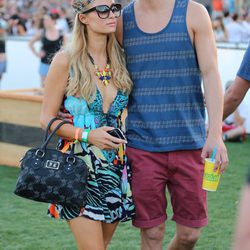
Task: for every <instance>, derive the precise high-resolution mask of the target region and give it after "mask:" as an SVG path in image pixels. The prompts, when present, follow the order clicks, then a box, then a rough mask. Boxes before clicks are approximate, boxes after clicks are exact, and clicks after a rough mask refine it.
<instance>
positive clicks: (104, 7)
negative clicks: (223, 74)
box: [41, 0, 134, 250]
mask: <svg viewBox="0 0 250 250" xmlns="http://www.w3.org/2000/svg"><path fill="white" fill-rule="evenodd" d="M72 6H73V9H74V10H75V12H76V17H75V22H74V28H73V32H72V41H71V43H69V44H68V46H67V48H66V49H63V50H62V51H60V52H58V53H57V54H56V56H55V57H54V59H53V61H52V64H51V66H50V70H49V73H48V76H47V78H46V80H45V93H44V99H43V105H42V112H41V125H42V127H43V128H45V127H46V126H47V124H48V122H49V121H50V120H51V118H52V117H55V116H56V115H57V113H58V111H59V108H60V105H61V103H62V101H63V100H64V99H65V101H64V106H65V108H66V109H67V110H68V111H69V112H70V115H72V116H73V124H72V125H70V124H66V125H64V126H62V127H61V128H60V129H59V131H58V135H59V136H60V137H62V138H66V139H68V140H69V141H74V140H77V141H78V142H76V144H75V153H76V154H77V155H78V156H79V157H82V158H83V159H84V160H85V162H86V163H87V165H88V167H89V171H90V174H89V178H88V191H87V204H86V206H85V207H83V208H80V207H79V208H72V207H62V206H59V205H51V206H50V207H49V215H50V216H52V217H55V218H58V217H60V218H63V219H66V220H67V221H68V224H69V226H70V228H71V230H72V232H73V234H74V237H75V239H76V242H77V245H78V248H79V249H81V250H83V249H86V250H89V249H98V250H104V249H107V246H108V244H109V242H110V240H111V238H112V235H113V234H114V232H115V229H116V227H117V225H118V223H119V222H120V221H127V220H131V219H132V217H133V215H134V205H133V202H132V198H131V197H130V196H128V195H127V194H128V192H129V189H128V185H129V183H128V181H129V176H130V169H129V166H128V164H127V157H126V153H125V152H126V151H125V144H126V140H124V139H119V138H116V137H114V136H111V135H110V134H109V131H110V130H112V129H114V128H121V126H122V121H121V115H122V113H123V110H124V109H125V107H126V106H127V103H128V95H129V93H130V92H131V89H132V81H131V79H130V77H129V74H128V71H127V70H126V65H125V58H124V54H123V51H122V49H121V47H120V46H119V44H118V42H117V41H116V39H115V34H114V32H115V30H116V26H117V18H118V17H119V16H120V15H121V5H119V4H115V3H113V1H111V0H73V1H72ZM64 96H65V98H64ZM57 124H58V122H55V123H54V124H53V126H52V129H53V128H54V127H55V126H56V125H57Z"/></svg>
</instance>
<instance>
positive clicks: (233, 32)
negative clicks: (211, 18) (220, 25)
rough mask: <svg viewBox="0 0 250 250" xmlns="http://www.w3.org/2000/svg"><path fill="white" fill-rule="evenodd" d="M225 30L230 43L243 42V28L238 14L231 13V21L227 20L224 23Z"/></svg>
mask: <svg viewBox="0 0 250 250" xmlns="http://www.w3.org/2000/svg"><path fill="white" fill-rule="evenodd" d="M226 30H227V33H228V42H231V43H240V42H243V38H244V34H245V29H244V27H243V26H242V24H241V22H240V19H239V15H238V14H237V13H234V14H233V15H232V22H229V23H228V24H227V25H226Z"/></svg>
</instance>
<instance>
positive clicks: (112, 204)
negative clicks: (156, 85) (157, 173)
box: [48, 89, 135, 223]
mask: <svg viewBox="0 0 250 250" xmlns="http://www.w3.org/2000/svg"><path fill="white" fill-rule="evenodd" d="M127 103H128V96H127V95H125V94H124V93H123V92H121V91H119V90H118V92H117V96H116V97H115V99H114V101H113V103H112V104H111V106H110V108H109V110H108V112H107V113H104V112H103V99H102V96H101V93H100V91H99V90H98V89H97V91H96V97H95V99H94V101H93V102H92V103H90V104H87V102H86V101H85V100H84V99H80V98H76V97H73V96H68V97H67V98H66V100H65V103H64V105H65V108H66V109H67V110H68V111H69V112H70V113H71V114H72V115H73V117H74V118H73V122H74V126H76V127H80V128H89V129H95V128H98V127H102V126H111V127H115V128H117V127H118V128H121V125H122V123H121V114H122V111H123V110H124V108H125V107H126V106H127ZM75 153H76V154H77V155H78V156H80V157H82V158H83V159H84V160H85V162H86V163H87V165H88V167H89V171H90V175H89V178H88V191H87V204H86V206H85V207H84V208H79V209H76V208H71V207H63V206H61V205H54V204H50V206H49V209H48V215H49V216H51V217H54V218H62V219H66V220H70V219H73V218H76V217H78V216H84V217H87V218H89V219H92V220H98V221H103V222H106V223H112V222H115V221H127V220H131V219H132V218H133V216H134V214H135V208H134V204H133V202H132V197H131V193H130V189H129V179H130V176H131V172H130V168H129V166H128V164H127V157H126V154H125V146H124V145H123V146H121V147H120V148H119V149H118V150H109V151H105V150H101V149H99V148H97V147H95V146H93V145H90V144H87V143H83V142H81V143H77V144H76V146H75Z"/></svg>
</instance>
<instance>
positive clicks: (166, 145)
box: [123, 0, 205, 152]
mask: <svg viewBox="0 0 250 250" xmlns="http://www.w3.org/2000/svg"><path fill="white" fill-rule="evenodd" d="M187 5H188V0H176V1H175V6H174V10H173V13H172V16H171V19H170V21H169V23H168V24H167V26H166V27H165V28H164V29H162V30H161V31H159V32H157V33H145V32H143V31H142V30H141V29H140V28H139V27H138V26H137V24H136V20H135V14H134V3H133V2H132V3H131V4H130V5H128V6H127V7H125V9H124V12H123V46H124V50H125V53H126V56H127V68H128V70H129V72H130V75H131V78H132V80H133V82H134V89H133V91H132V93H131V96H130V100H129V104H128V117H127V124H126V128H127V138H128V146H130V147H134V148H138V149H142V150H146V151H152V152H167V151H174V150H191V149H198V148H201V147H203V145H204V142H205V107H204V100H203V94H202V89H201V73H200V70H199V65H198V61H197V56H196V52H195V49H194V47H193V45H192V42H191V39H190V37H189V34H188V30H187V24H186V12H187ZM145 18H146V17H145Z"/></svg>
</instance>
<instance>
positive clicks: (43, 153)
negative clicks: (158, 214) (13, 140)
mask: <svg viewBox="0 0 250 250" xmlns="http://www.w3.org/2000/svg"><path fill="white" fill-rule="evenodd" d="M35 155H36V156H37V157H40V158H43V157H44V155H45V152H44V151H42V150H40V149H37V151H36V153H35Z"/></svg>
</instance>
